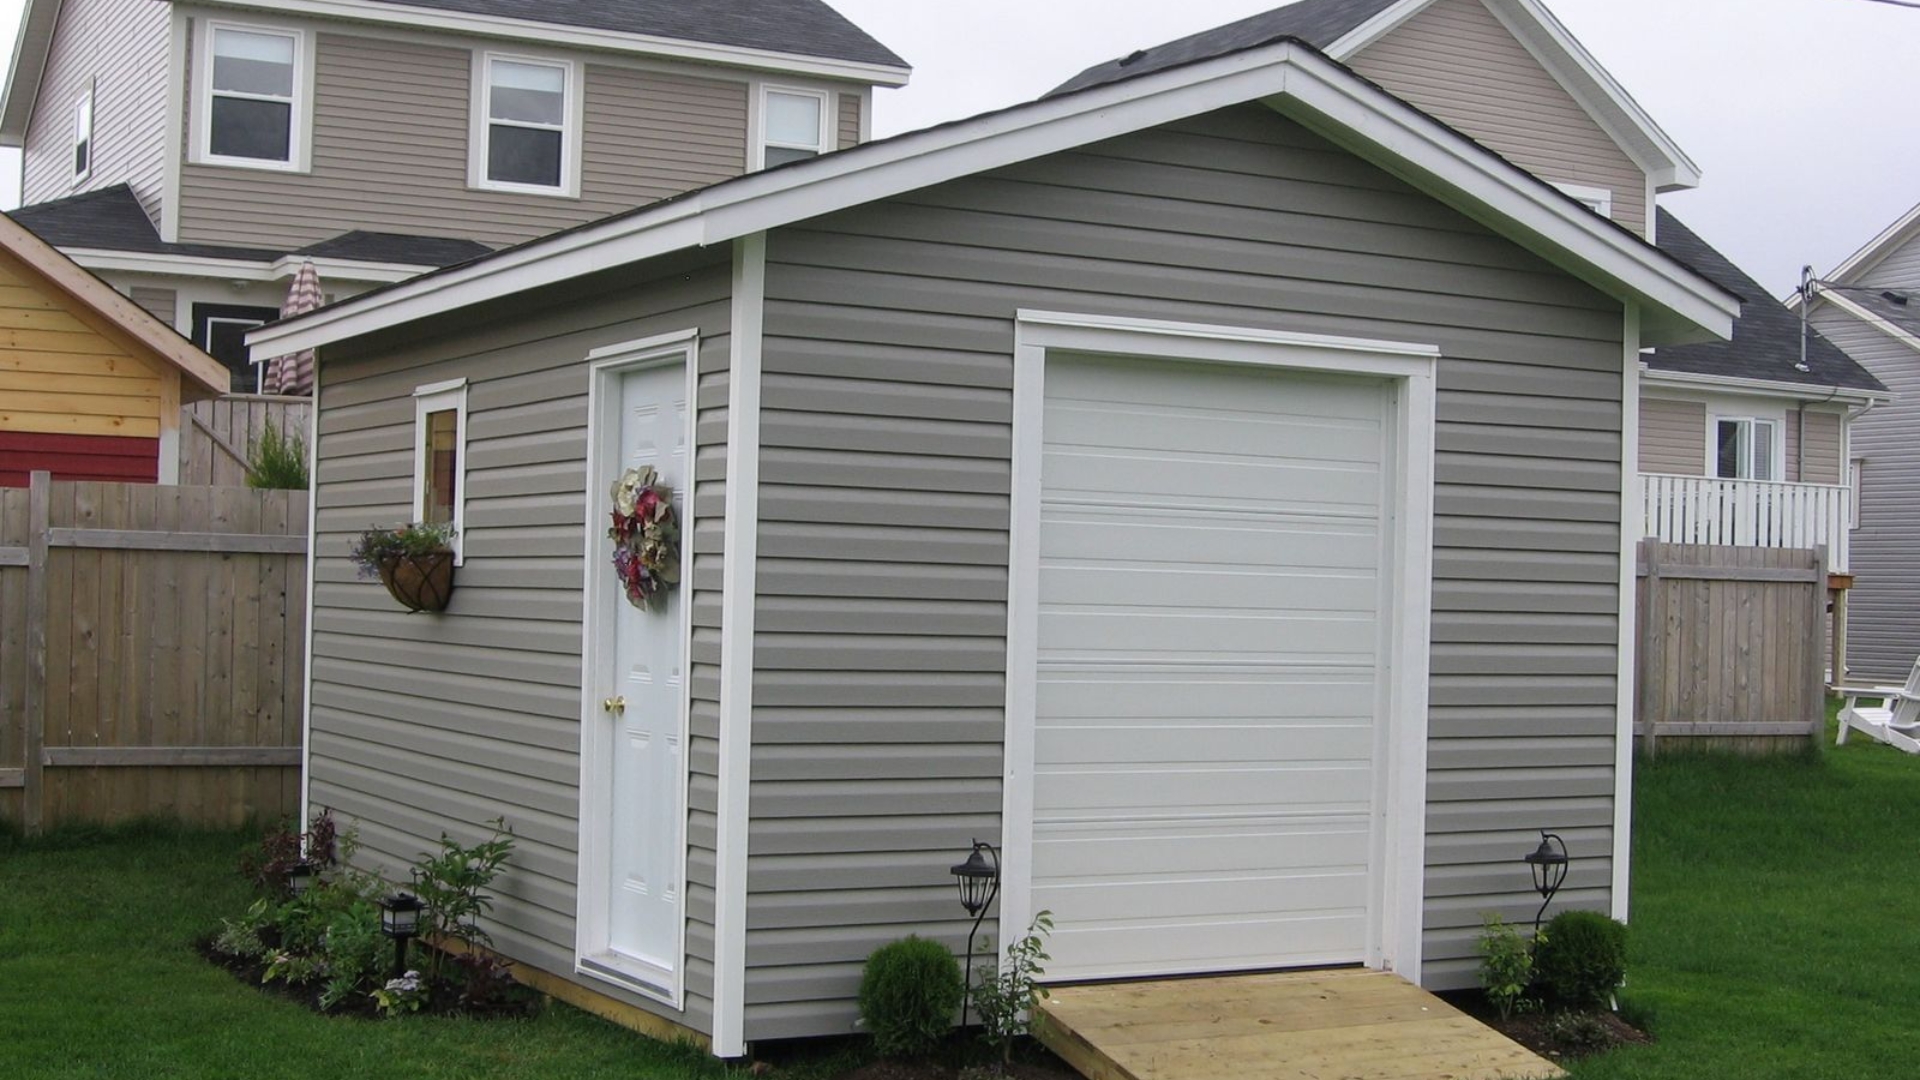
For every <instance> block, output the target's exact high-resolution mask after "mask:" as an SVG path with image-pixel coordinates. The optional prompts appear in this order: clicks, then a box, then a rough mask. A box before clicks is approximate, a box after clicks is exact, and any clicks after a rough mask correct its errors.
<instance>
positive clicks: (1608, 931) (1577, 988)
mask: <svg viewBox="0 0 1920 1080" xmlns="http://www.w3.org/2000/svg"><path fill="white" fill-rule="evenodd" d="M1544 936H1545V940H1544V941H1542V942H1541V943H1540V946H1539V948H1538V949H1536V950H1535V951H1534V957H1533V966H1534V972H1535V975H1536V977H1537V978H1538V980H1539V982H1540V986H1541V988H1542V989H1543V990H1545V991H1546V994H1547V997H1548V999H1549V1000H1550V1001H1551V1002H1552V1003H1553V1004H1554V1005H1555V1006H1557V1007H1559V1008H1562V1009H1575V1010H1578V1009H1604V1008H1606V1007H1607V1006H1608V1004H1609V1003H1610V1001H1611V1000H1612V997H1613V991H1614V988H1616V987H1618V986H1619V985H1620V983H1621V982H1622V981H1624V980H1625V978H1626V974H1627V927H1626V924H1625V923H1622V922H1618V921H1616V920H1614V919H1610V918H1608V917H1606V916H1605V915H1602V914H1600V913H1599V912H1597V911H1563V912H1561V913H1560V914H1558V915H1556V916H1554V917H1553V921H1552V922H1550V923H1548V924H1547V929H1546V932H1545V935H1544Z"/></svg>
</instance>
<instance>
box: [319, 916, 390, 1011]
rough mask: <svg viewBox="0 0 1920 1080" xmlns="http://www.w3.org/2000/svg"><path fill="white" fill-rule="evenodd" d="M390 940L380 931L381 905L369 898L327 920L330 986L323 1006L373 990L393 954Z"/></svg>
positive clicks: (326, 942)
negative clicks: (378, 905)
mask: <svg viewBox="0 0 1920 1080" xmlns="http://www.w3.org/2000/svg"><path fill="white" fill-rule="evenodd" d="M386 946H387V940H386V938H385V936H384V935H382V934H381V933H380V909H379V908H377V907H375V906H374V905H373V904H372V903H370V902H368V901H366V900H358V901H355V902H354V903H353V904H352V905H351V906H350V907H348V908H347V909H346V910H345V911H342V912H340V913H339V914H337V915H335V916H334V917H333V920H332V921H331V922H329V923H327V934H326V938H325V939H324V947H325V950H326V957H327V988H326V990H325V991H324V992H323V993H321V995H320V1008H321V1009H323V1010H325V1009H331V1008H333V1007H334V1006H335V1005H338V1004H340V1003H341V1002H343V1001H345V1000H347V999H348V998H350V997H353V996H355V995H356V994H359V993H360V992H362V991H363V990H370V988H371V987H372V986H373V985H374V982H375V979H376V977H377V976H378V975H379V974H380V964H381V962H382V961H383V960H385V959H386V957H387V956H388V955H389V953H388V950H387V947H386Z"/></svg>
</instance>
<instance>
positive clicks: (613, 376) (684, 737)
mask: <svg viewBox="0 0 1920 1080" xmlns="http://www.w3.org/2000/svg"><path fill="white" fill-rule="evenodd" d="M586 359H587V363H588V370H587V462H586V469H587V473H586V475H587V491H586V495H585V510H586V520H587V521H589V522H592V521H594V520H596V518H597V517H598V513H599V512H598V511H597V510H596V509H595V507H596V506H597V505H599V500H600V499H601V497H602V496H601V495H600V492H601V491H602V490H604V489H602V488H601V487H600V484H601V482H602V481H603V480H604V479H605V475H604V474H603V472H602V469H603V467H604V466H605V464H606V463H607V461H608V460H609V458H611V459H613V460H614V461H616V462H617V460H618V458H619V452H620V451H619V445H620V436H621V433H620V423H621V416H620V408H619V406H620V394H621V389H620V387H619V385H618V380H619V379H620V378H621V377H622V376H623V375H625V374H627V373H628V372H631V371H635V370H639V369H644V368H649V367H655V366H659V365H662V364H671V363H673V362H675V361H678V362H679V363H680V364H681V365H682V366H683V367H684V368H685V379H686V381H685V391H684V392H685V393H686V395H687V406H688V407H687V420H686V428H685V435H686V440H687V443H686V446H687V455H686V478H685V480H684V481H683V482H682V487H681V497H682V501H683V505H684V507H685V509H686V511H687V512H688V513H691V512H692V507H693V490H694V484H693V470H694V468H695V466H696V461H695V449H696V446H695V433H696V431H697V430H698V426H699V409H698V408H696V407H695V404H696V402H697V397H698V394H699V384H700V362H699V361H700V331H699V329H698V328H697V327H693V328H689V329H686V330H681V331H677V332H674V333H668V334H658V335H655V336H652V337H646V338H640V339H638V340H634V341H626V342H621V343H619V344H615V345H608V346H605V347H603V348H598V349H594V350H592V351H591V352H589V353H588V354H587V357H586ZM690 538H691V533H690V532H689V533H683V534H682V543H683V545H685V544H690ZM583 539H584V543H585V554H584V558H585V565H586V568H587V571H586V575H585V577H584V578H583V580H582V582H581V588H582V595H581V604H582V608H581V612H582V617H581V622H580V656H581V660H582V664H581V673H580V799H579V808H580V809H579V815H580V816H579V818H578V819H577V820H578V823H579V826H580V836H579V844H578V848H579V850H578V852H577V854H576V866H577V874H578V876H577V877H576V878H575V881H576V888H575V892H574V916H575V919H574V937H573V970H574V973H575V974H577V975H579V976H581V977H582V978H588V979H593V980H596V981H598V982H603V983H607V984H609V985H612V986H618V987H620V988H621V989H624V990H626V991H628V992H629V993H633V994H637V995H639V996H641V997H645V998H647V999H649V1000H652V1001H658V1002H660V1003H661V1004H663V1005H666V1006H668V1007H669V1008H672V1009H675V1010H684V1009H685V1008H686V985H687V977H686V973H687V921H688V916H689V912H688V906H687V887H686V881H687V867H688V862H689V856H688V846H687V806H688V798H689V796H690V789H691V784H692V781H691V770H690V769H687V768H682V769H681V770H680V790H679V792H678V793H677V795H678V802H677V803H676V804H675V807H676V813H677V816H678V819H679V820H678V830H677V832H676V834H675V835H676V839H675V844H676V846H677V848H678V851H679V870H678V874H679V881H680V883H681V884H680V886H679V899H680V909H679V926H678V935H677V943H676V945H675V949H674V954H673V958H672V960H673V962H672V965H671V967H662V966H660V965H657V964H647V963H644V962H640V961H637V960H625V961H624V962H617V963H615V962H609V961H608V960H606V959H596V957H604V956H606V955H608V954H610V953H611V950H610V949H608V948H607V941H608V934H609V926H610V918H611V910H610V907H609V902H608V885H609V876H610V875H609V869H608V863H607V859H606V855H607V853H608V852H609V851H610V849H611V840H612V838H611V835H610V828H609V823H608V808H609V807H610V806H612V805H613V803H612V789H613V771H612V760H613V756H612V753H611V744H612V742H613V739H614V738H615V737H616V736H615V734H614V732H613V730H612V729H610V728H608V727H607V721H606V720H605V719H604V714H603V713H602V711H601V705H600V702H601V700H602V699H603V697H604V696H605V695H607V694H608V693H610V692H611V689H612V688H611V687H610V686H608V685H607V684H606V682H605V679H606V678H607V676H608V675H610V674H611V673H612V672H613V671H614V663H613V654H614V648H613V645H614V643H613V640H612V639H613V632H612V631H613V627H612V625H611V623H612V620H611V619H608V618H607V616H606V608H605V605H606V604H607V603H609V602H612V603H616V604H617V603H618V601H617V600H613V599H612V598H613V597H615V596H617V595H618V593H617V590H615V589H613V588H612V585H613V580H612V570H611V567H610V564H609V562H608V560H607V558H606V555H605V549H604V548H602V547H601V544H602V543H603V540H604V534H603V532H602V530H600V529H598V528H588V529H586V530H584V537H583ZM688 550H689V551H690V550H691V549H690V547H689V549H688ZM603 620H605V621H606V622H607V623H608V624H609V625H606V626H603V625H601V624H602V621H603ZM679 623H680V625H679V628H678V630H679V636H680V654H681V656H682V658H683V660H682V662H683V664H686V665H690V664H691V656H692V652H693V598H692V595H691V594H690V593H683V594H682V595H681V597H680V619H679ZM683 670H687V669H686V668H683ZM678 706H679V710H680V715H679V717H678V733H679V739H680V746H681V748H682V754H683V758H682V760H683V762H684V761H685V760H686V759H685V757H684V753H685V747H686V746H687V743H688V738H689V731H690V729H691V722H692V707H693V703H692V683H691V680H690V679H683V680H682V684H681V694H680V697H679V701H678Z"/></svg>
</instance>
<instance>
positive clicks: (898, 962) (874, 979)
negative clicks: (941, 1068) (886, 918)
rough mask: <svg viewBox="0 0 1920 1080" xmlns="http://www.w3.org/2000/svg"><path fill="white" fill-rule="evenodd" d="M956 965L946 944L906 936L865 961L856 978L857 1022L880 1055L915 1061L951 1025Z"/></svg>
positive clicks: (960, 989)
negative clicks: (863, 973) (869, 1035)
mask: <svg viewBox="0 0 1920 1080" xmlns="http://www.w3.org/2000/svg"><path fill="white" fill-rule="evenodd" d="M965 989H966V988H965V983H964V982H963V980H962V979H961V976H960V962H959V961H958V960H955V959H954V958H953V954H952V953H950V952H948V951H947V948H946V946H944V945H941V944H940V943H939V942H935V941H927V940H926V939H924V938H919V937H908V938H904V939H902V940H900V941H895V942H892V943H891V944H887V945H882V946H880V947H879V948H878V949H875V950H874V951H873V955H872V956H869V957H867V970H866V974H865V975H863V976H861V979H860V1018H861V1019H862V1020H864V1021H865V1022H866V1025H867V1030H868V1031H870V1032H872V1033H873V1042H874V1047H875V1049H877V1050H879V1051H880V1053H881V1054H883V1055H885V1056H886V1057H899V1058H910V1057H919V1056H922V1055H924V1054H926V1053H927V1052H928V1051H929V1050H932V1049H933V1048H934V1046H935V1045H936V1044H938V1043H939V1041H940V1038H941V1036H943V1035H945V1034H946V1033H947V1030H948V1029H949V1028H951V1027H952V1026H953V1014H954V1012H955V1010H957V1009H959V1008H960V997H961V994H962V993H964V992H965Z"/></svg>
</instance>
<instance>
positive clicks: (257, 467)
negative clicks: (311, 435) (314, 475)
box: [247, 420, 309, 491]
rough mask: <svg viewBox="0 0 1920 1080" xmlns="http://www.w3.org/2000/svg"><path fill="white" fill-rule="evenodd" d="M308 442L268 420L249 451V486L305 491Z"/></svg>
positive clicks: (307, 484) (307, 479)
mask: <svg viewBox="0 0 1920 1080" xmlns="http://www.w3.org/2000/svg"><path fill="white" fill-rule="evenodd" d="M308 481H309V477H308V475H307V443H306V440H304V439H302V438H301V437H300V436H299V435H298V434H288V433H286V432H282V431H281V430H280V427H279V425H277V424H275V423H274V422H273V421H271V420H269V421H267V426H266V427H265V429H263V430H262V431H261V432H260V438H259V439H257V440H255V441H254V444H253V446H252V447H250V448H249V449H248V451H247V486H248V487H250V488H263V489H267V490H272V491H305V490H307V487H308V486H309V483H308Z"/></svg>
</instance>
